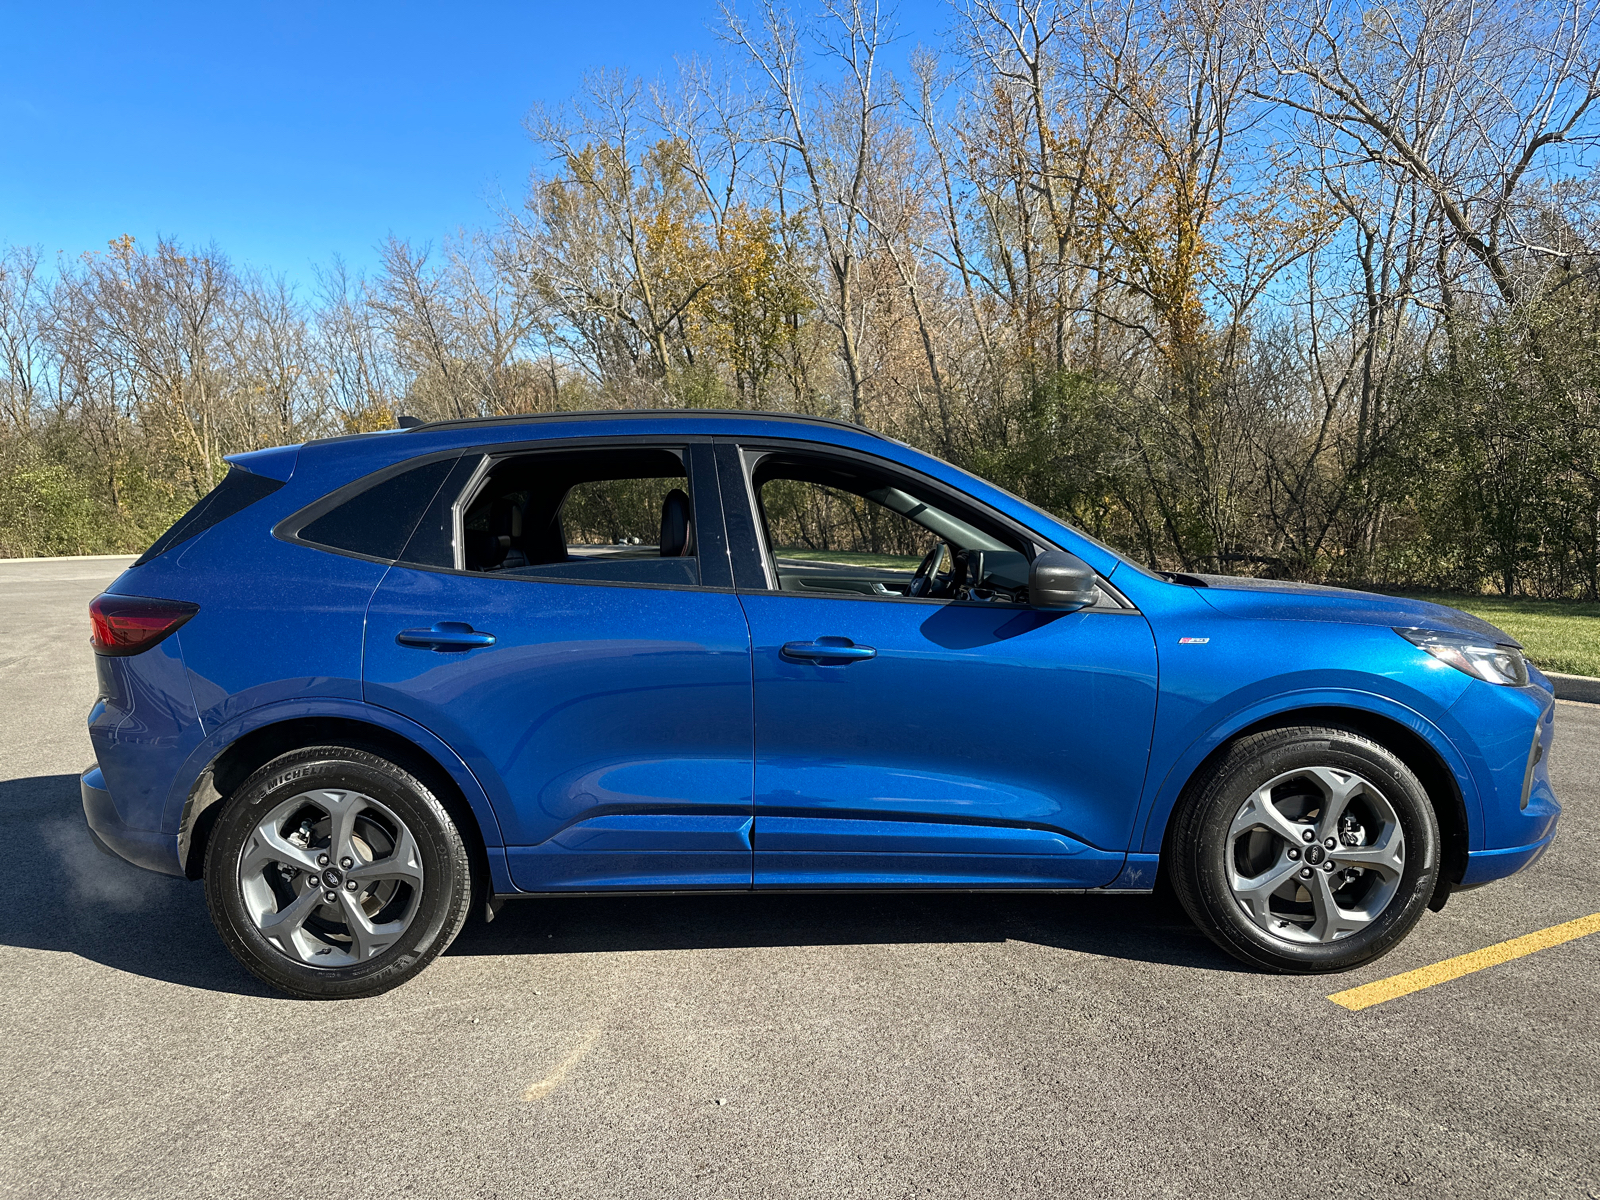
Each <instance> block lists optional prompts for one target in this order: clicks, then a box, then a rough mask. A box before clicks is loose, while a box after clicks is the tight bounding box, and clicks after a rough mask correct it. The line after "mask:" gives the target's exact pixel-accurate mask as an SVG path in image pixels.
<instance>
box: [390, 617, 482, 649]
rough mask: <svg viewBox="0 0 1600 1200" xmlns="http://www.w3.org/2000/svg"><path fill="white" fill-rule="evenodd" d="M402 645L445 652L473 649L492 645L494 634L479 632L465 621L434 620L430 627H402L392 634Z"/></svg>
mask: <svg viewBox="0 0 1600 1200" xmlns="http://www.w3.org/2000/svg"><path fill="white" fill-rule="evenodd" d="M394 640H395V641H397V642H399V643H400V644H401V645H402V646H416V647H419V648H420V649H424V650H437V651H438V652H439V653H441V654H447V653H449V652H451V651H455V650H474V649H476V648H477V647H479V646H492V645H494V634H492V633H479V632H478V631H477V630H476V629H474V628H473V627H472V626H471V625H468V624H467V623H466V622H465V621H435V622H434V623H433V628H432V629H402V630H401V631H400V632H399V633H397V634H395V635H394Z"/></svg>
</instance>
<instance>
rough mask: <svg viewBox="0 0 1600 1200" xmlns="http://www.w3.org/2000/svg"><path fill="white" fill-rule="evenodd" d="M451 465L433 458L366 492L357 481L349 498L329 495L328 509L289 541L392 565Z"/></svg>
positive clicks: (342, 493) (341, 493)
mask: <svg viewBox="0 0 1600 1200" xmlns="http://www.w3.org/2000/svg"><path fill="white" fill-rule="evenodd" d="M455 465H456V458H455V457H450V458H439V459H435V460H434V461H432V462H427V463H422V464H420V465H419V466H415V467H412V468H410V469H409V470H402V471H400V472H399V473H398V474H390V475H387V477H386V478H383V479H380V480H378V481H377V482H375V483H372V484H369V485H367V486H366V487H361V486H360V483H361V481H357V483H356V484H354V485H351V486H352V488H354V489H355V490H354V494H353V495H348V494H346V493H347V489H340V491H339V492H336V493H334V499H335V501H336V502H335V503H334V506H333V507H332V508H329V509H327V510H326V511H325V512H323V513H322V514H321V515H319V516H314V517H313V518H312V519H311V520H310V521H308V522H306V523H305V524H303V525H301V526H300V528H299V530H298V532H296V533H295V534H294V537H295V539H296V540H297V541H301V542H309V543H311V544H312V545H314V546H320V547H323V548H325V549H328V550H342V551H345V552H346V553H349V554H359V555H362V556H364V557H366V558H381V559H385V560H387V561H389V562H393V561H394V560H395V559H398V558H399V557H400V554H401V551H403V550H404V549H405V547H406V543H407V542H408V541H409V540H410V539H411V534H412V531H413V530H414V529H416V527H417V523H418V522H419V521H420V520H421V519H422V515H423V513H425V512H427V511H428V507H429V505H431V504H432V503H433V499H434V496H436V495H437V494H438V491H439V488H440V486H441V485H442V484H443V483H444V481H445V480H446V479H447V478H448V477H449V475H450V471H451V469H452V468H453V467H454V466H455ZM340 497H343V498H340Z"/></svg>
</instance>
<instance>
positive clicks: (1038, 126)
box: [0, 0, 1600, 599]
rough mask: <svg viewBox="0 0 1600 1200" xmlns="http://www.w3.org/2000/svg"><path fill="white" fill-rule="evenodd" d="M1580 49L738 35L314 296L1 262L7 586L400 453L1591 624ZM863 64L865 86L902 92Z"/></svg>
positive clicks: (1280, 39) (1444, 34) (1249, 6)
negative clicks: (1001, 505)
mask: <svg viewBox="0 0 1600 1200" xmlns="http://www.w3.org/2000/svg"><path fill="white" fill-rule="evenodd" d="M1597 21H1600V8H1596V7H1595V6H1593V5H1587V4H1582V3H1576V2H1571V3H1557V2H1554V0H1503V2H1500V3H1494V4H1483V3H1473V2H1470V0H1405V2H1403V3H1370V4H1358V3H1347V2H1344V0H1237V2H1235V0H1148V2H1144V3H1134V2H1132V0H1093V2H1091V0H1059V2H1048V0H1021V2H1020V3H1018V2H1017V0H1010V2H1008V3H1001V2H1000V0H967V2H966V3H958V5H957V6H956V7H955V8H953V9H952V10H951V12H950V20H949V29H948V31H947V32H946V33H945V34H944V35H943V41H942V43H941V44H940V45H939V46H937V47H932V48H917V49H915V50H914V51H911V52H910V53H909V54H908V53H906V48H905V46H904V45H903V44H901V43H898V42H896V41H895V38H896V33H897V31H896V30H895V29H894V27H893V24H892V20H891V19H890V18H889V16H888V15H887V14H886V13H885V12H884V11H883V10H881V9H879V8H877V7H875V6H873V5H871V4H867V3H859V2H855V0H823V2H822V5H821V7H820V8H818V9H816V10H815V11H811V12H808V13H804V14H795V15H791V14H790V13H788V12H787V11H785V10H783V9H781V8H778V7H776V6H775V5H772V4H765V5H760V6H757V7H754V8H748V9H747V8H743V7H741V8H740V9H738V10H733V11H730V12H729V13H728V14H727V16H726V21H725V26H724V30H723V34H724V43H725V48H726V55H725V58H724V59H723V60H722V61H719V62H716V63H705V62H695V63H691V64H688V65H686V66H685V67H683V68H682V70H681V72H680V76H679V77H678V78H676V79H674V80H672V81H671V82H670V83H666V82H664V83H658V84H653V85H647V84H644V83H641V82H638V81H635V80H632V79H628V78H626V77H622V76H617V75H605V74H600V75H596V76H594V77H593V78H592V79H591V80H590V81H589V83H588V85H587V86H586V88H585V90H584V92H583V94H582V95H580V96H577V97H575V98H574V100H573V101H572V102H571V103H570V104H569V105H567V106H564V107H562V108H560V109H553V110H535V111H534V112H533V113H531V114H530V115H529V117H528V120H527V127H528V131H529V133H530V135H531V137H532V139H533V142H534V144H535V147H536V165H535V168H534V170H533V172H532V175H531V178H530V183H529V188H528V191H527V194H526V197H525V199H524V201H523V202H522V203H521V204H520V205H519V206H517V207H514V208H511V209H509V210H507V211H504V212H501V213H497V214H494V217H493V219H492V220H490V221H487V222H486V224H485V227H484V228H482V229H480V230H473V231H458V232H457V233H456V234H455V235H453V236H451V237H449V238H447V239H444V240H443V241H441V242H440V243H439V244H438V245H437V246H425V245H415V244H408V243H405V242H401V241H396V240H391V241H389V242H388V243H387V244H385V245H384V246H383V248H382V257H381V265H380V266H379V268H378V269H376V270H375V271H374V272H373V273H372V274H370V275H352V274H351V273H349V272H348V271H346V270H344V269H343V268H342V267H340V266H339V265H337V264H335V265H333V266H331V267H329V268H328V269H326V270H324V271H322V272H320V273H318V275H317V276H316V279H315V281H314V285H313V286H309V287H305V288H301V289H295V288H291V287H290V286H289V285H287V284H286V283H285V282H283V281H282V280H279V279H276V278H272V277H268V276H263V275H259V274H256V273H254V272H251V271H248V270H245V269H243V268H239V267H235V266H234V265H232V264H230V262H229V261H228V259H227V258H226V257H225V256H224V254H223V253H222V252H221V251H220V250H218V249H215V248H205V249H199V248H194V247H189V248H185V247H183V246H181V245H180V244H179V243H177V242H163V243H161V244H159V245H155V246H145V245H139V244H135V243H134V242H133V241H131V240H130V239H127V238H123V239H120V240H118V241H115V242H113V243H111V244H110V246H109V247H108V248H107V249H106V250H104V251H101V252H98V253H94V254H90V255H86V256H84V257H83V258H81V259H79V260H76V261H51V260H47V259H45V258H43V257H42V256H41V255H40V254H39V253H38V252H35V251H33V250H29V249H25V248H23V249H17V248H13V249H12V250H10V251H9V252H7V253H6V254H5V255H4V258H3V262H0V350H3V364H0V405H3V415H0V554H10V555H24V554H55V553H77V552H87V551H105V550H113V549H129V548H136V547H138V546H140V545H142V544H144V543H145V542H147V541H149V540H150V539H151V538H153V537H154V536H155V534H156V533H158V532H159V531H160V529H161V528H163V527H164V525H165V524H166V523H167V522H168V521H170V520H171V519H172V518H173V516H174V515H175V514H176V513H178V512H180V511H182V510H183V509H184V508H185V507H187V506H188V505H189V504H190V503H192V502H193V500H194V499H195V498H196V497H197V496H199V495H201V494H203V493H204V492H205V490H206V489H207V488H209V487H210V486H211V485H212V483H214V482H215V480H216V479H217V478H218V477H219V474H220V473H221V471H222V470H223V464H222V462H221V458H222V456H223V455H224V454H227V453H230V452H233V451H237V450H244V449H250V448H254V447H259V446H265V445H271V444H276V443H282V442H290V441H297V440H301V439H304V438H308V437H316V436H321V435H324V434H329V433H339V432H344V431H351V430H361V429H375V428H383V427H387V426H390V425H392V424H393V422H394V419H395V417H396V416H397V415H398V414H400V413H408V414H413V415H417V416H422V417H439V416H460V415H472V414H487V413H514V412H538V411H548V410H554V409H584V408H604V407H616V406H663V405H691V406H736V407H742V408H751V409H764V410H783V411H796V412H808V413H819V414H826V415H829V416H836V417H843V418H845V419H848V420H852V421H858V422H861V423H863V424H866V425H870V426H872V427H874V428H877V429H880V430H882V431H884V432H886V433H889V434H891V435H893V436H896V437H899V438H902V439H904V440H906V441H908V442H911V443H913V444H915V445H917V446H920V447H923V448H925V449H928V450H930V451H932V452H934V453H936V454H939V455H941V456H943V457H946V458H949V459H951V460H953V461H955V462H957V463H960V464H962V465H964V466H967V467H969V468H971V469H973V470H975V471H977V472H979V473H981V474H983V475H986V476H988V477H990V478H992V479H994V480H996V481H997V482H1000V483H1002V484H1003V485H1005V486H1007V487H1009V488H1011V489H1012V490H1014V491H1016V492H1018V493H1019V494H1021V495H1023V496H1025V497H1027V498H1029V499H1030V500H1032V501H1034V502H1035V503H1038V504H1040V505H1042V506H1044V507H1046V508H1049V509H1052V510H1054V511H1056V512H1058V513H1060V514H1062V515H1063V516H1065V517H1067V518H1068V519H1070V520H1071V521H1073V522H1074V523H1075V524H1077V525H1078V526H1080V527H1081V528H1083V529H1085V530H1087V531H1088V532H1090V533H1092V534H1094V535H1095V536H1097V537H1100V538H1102V539H1104V540H1106V541H1108V542H1110V543H1112V544H1114V545H1116V546H1118V547H1120V548H1122V549H1124V550H1126V551H1128V552H1130V553H1132V554H1133V555H1135V556H1136V557H1138V558H1140V559H1141V560H1144V561H1147V562H1149V563H1152V564H1157V565H1160V566H1164V567H1171V568H1180V569H1186V570H1212V571H1223V572H1248V573H1263V574H1270V575H1277V576H1286V577H1294V578H1308V579H1325V580H1330V581H1334V582H1366V583H1374V584H1380V585H1387V586H1402V585H1404V586H1426V587H1441V588H1451V589H1464V590H1470V591H1476V590H1480V589H1482V588H1485V587H1487V588H1491V589H1494V590H1499V591H1503V592H1505V593H1507V594H1517V593H1520V594H1534V595H1540V596H1578V595H1582V596H1586V597H1589V598H1591V599H1592V598H1595V597H1596V595H1597V587H1600V406H1597V397H1600V173H1597V170H1596V164H1597V158H1596V143H1597V135H1600V33H1597ZM891 59H892V61H893V64H894V67H895V69H891Z"/></svg>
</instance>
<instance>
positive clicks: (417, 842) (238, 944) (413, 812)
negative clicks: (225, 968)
mask: <svg viewBox="0 0 1600 1200" xmlns="http://www.w3.org/2000/svg"><path fill="white" fill-rule="evenodd" d="M204 875H205V887H206V904H207V906H208V907H209V908H210V910H211V919H212V922H213V923H214V924H215V925H216V927H217V932H218V933H219V934H221V935H222V940H223V942H224V943H225V944H226V945H227V947H228V949H229V950H231V951H232V952H233V954H234V956H235V957H236V958H238V960H239V961H240V962H241V963H243V964H244V966H245V967H246V968H247V969H248V970H249V971H250V972H251V973H252V974H254V975H256V976H257V977H258V978H260V979H262V980H263V981H265V982H266V983H269V984H271V985H272V986H273V987H275V988H278V989H279V990H281V991H285V992H288V993H289V994H290V995H293V996H298V997H301V998H302V999H308V1000H333V999H353V998H356V997H362V996H375V995H377V994H378V993H380V992H386V991H388V990H389V989H390V988H393V987H397V986H398V985H400V984H402V983H404V982H405V981H406V980H408V979H410V978H411V977H412V976H413V975H415V974H417V972H419V971H421V970H422V968H423V967H425V966H427V965H428V963H430V962H432V961H433V959H434V958H436V957H437V956H438V955H439V954H440V953H442V952H443V951H444V949H445V947H447V946H449V945H450V943H451V942H452V941H454V940H455V937H456V935H457V934H458V933H460V932H461V927H462V925H463V924H464V923H465V922H466V919H467V913H468V911H469V910H470V907H471V898H472V879H471V868H470V865H469V860H468V857H467V849H466V846H465V844H464V843H463V841H462V838H461V834H460V832H459V831H458V830H457V829H456V826H455V824H454V822H452V821H451V819H450V816H449V814H448V813H446V811H445V809H444V806H443V805H442V804H440V803H439V801H438V799H437V798H436V797H435V796H434V795H433V793H432V792H430V791H429V790H428V788H427V787H426V786H425V785H424V784H422V783H421V782H420V781H419V780H418V779H416V778H415V777H414V776H412V775H410V774H408V773H407V772H406V771H404V770H402V769H401V768H399V767H397V766H395V765H394V764H393V763H391V762H389V761H387V760H386V759H383V758H380V757H378V756H377V755H374V754H369V753H367V752H365V751H362V750H354V749H351V748H349V747H345V746H311V747H307V748H305V749H303V750H295V751H292V752H291V753H288V754H285V755H283V756H281V757H279V758H276V759H274V760H273V761H272V762H270V763H268V764H267V765H266V766H264V767H262V768H261V769H260V770H258V771H257V772H256V773H255V774H253V775H252V776H250V778H249V779H247V780H246V781H245V782H244V784H243V786H241V787H240V788H239V790H238V791H237V792H235V793H234V794H233V796H231V797H230V798H229V799H228V800H227V801H226V802H225V804H224V807H223V809H222V812H221V814H220V815H219V816H218V818H217V823H216V827H215V828H214V829H213V831H212V836H211V839H210V842H209V844H208V845H207V847H206V858H205V868H204Z"/></svg>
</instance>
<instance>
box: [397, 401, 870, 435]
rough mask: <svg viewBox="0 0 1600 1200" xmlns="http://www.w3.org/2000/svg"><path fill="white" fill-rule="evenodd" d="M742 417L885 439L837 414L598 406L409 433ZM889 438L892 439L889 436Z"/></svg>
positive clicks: (462, 420)
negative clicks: (561, 423)
mask: <svg viewBox="0 0 1600 1200" xmlns="http://www.w3.org/2000/svg"><path fill="white" fill-rule="evenodd" d="M665 416H671V417H742V418H744V419H745V420H749V421H795V422H799V423H802V424H807V425H829V426H832V427H834V428H836V429H851V430H854V431H855V432H856V433H865V434H868V435H870V436H872V437H876V438H882V437H884V435H883V434H881V433H879V432H878V431H877V430H876V429H869V428H868V427H867V426H865V425H857V424H855V423H854V422H853V421H841V420H838V419H837V418H835V417H813V416H808V415H807V414H805V413H789V412H761V411H759V410H756V409H749V408H594V409H575V410H572V411H570V412H546V413H517V414H514V415H512V416H505V417H458V418H456V419H454V420H449V421H428V422H426V423H423V424H417V425H413V426H410V427H409V428H408V429H407V430H406V432H408V433H410V432H417V433H420V432H422V431H424V430H436V431H437V430H448V429H477V428H479V427H481V426H485V425H526V424H528V423H529V422H533V421H540V422H543V421H596V420H609V419H612V418H619V419H627V418H631V417H665ZM885 440H888V439H885Z"/></svg>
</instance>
